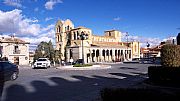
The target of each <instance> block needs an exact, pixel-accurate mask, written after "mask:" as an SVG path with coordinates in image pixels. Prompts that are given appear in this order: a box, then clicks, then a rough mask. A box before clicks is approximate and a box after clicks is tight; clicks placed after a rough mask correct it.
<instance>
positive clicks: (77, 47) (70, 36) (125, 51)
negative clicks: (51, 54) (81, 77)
mask: <svg viewBox="0 0 180 101" xmlns="http://www.w3.org/2000/svg"><path fill="white" fill-rule="evenodd" d="M55 32H56V33H55V34H56V35H55V36H56V50H59V51H60V54H61V55H60V58H61V60H64V61H66V62H70V59H71V60H72V59H73V61H76V60H78V59H83V60H84V63H93V62H96V63H97V62H123V61H131V60H132V59H134V58H136V59H138V58H140V43H139V42H122V40H121V38H122V33H121V32H120V31H117V30H107V31H104V36H97V35H94V34H93V33H92V30H91V29H89V28H85V27H82V26H80V27H76V28H75V27H74V24H73V23H72V21H71V20H69V19H67V20H65V21H62V20H58V21H57V23H56V26H55Z"/></svg>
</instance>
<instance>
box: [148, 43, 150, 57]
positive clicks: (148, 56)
mask: <svg viewBox="0 0 180 101" xmlns="http://www.w3.org/2000/svg"><path fill="white" fill-rule="evenodd" d="M149 47H150V44H149V43H148V42H147V49H148V59H149V58H150V56H149Z"/></svg>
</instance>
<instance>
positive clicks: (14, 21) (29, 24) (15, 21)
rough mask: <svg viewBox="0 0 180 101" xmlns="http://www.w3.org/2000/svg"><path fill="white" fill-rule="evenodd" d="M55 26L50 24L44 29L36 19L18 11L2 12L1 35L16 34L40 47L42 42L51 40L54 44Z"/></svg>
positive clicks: (0, 16)
mask: <svg viewBox="0 0 180 101" xmlns="http://www.w3.org/2000/svg"><path fill="white" fill-rule="evenodd" d="M54 26H55V25H54V24H50V25H48V26H45V27H42V26H41V25H40V24H38V20H37V19H36V18H32V19H31V18H27V17H26V16H25V15H22V11H21V10H18V9H15V10H12V11H7V12H3V11H1V10H0V33H2V34H3V35H4V36H8V35H11V34H12V33H15V34H16V37H19V38H21V39H23V40H25V41H28V42H30V44H34V45H38V44H39V43H40V42H41V41H49V40H52V42H53V44H54V43H55V42H54V41H55V31H54ZM30 48H31V47H30Z"/></svg>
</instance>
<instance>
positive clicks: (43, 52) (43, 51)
mask: <svg viewBox="0 0 180 101" xmlns="http://www.w3.org/2000/svg"><path fill="white" fill-rule="evenodd" d="M41 52H42V56H43V57H44V54H45V50H44V46H43V48H42V50H41Z"/></svg>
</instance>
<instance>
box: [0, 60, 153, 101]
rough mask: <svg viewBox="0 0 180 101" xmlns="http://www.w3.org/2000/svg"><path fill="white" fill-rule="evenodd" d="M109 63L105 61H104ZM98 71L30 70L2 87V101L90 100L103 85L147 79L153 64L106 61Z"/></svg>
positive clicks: (128, 84)
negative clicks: (107, 66) (104, 66)
mask: <svg viewBox="0 0 180 101" xmlns="http://www.w3.org/2000/svg"><path fill="white" fill-rule="evenodd" d="M106 65H108V64H106ZM109 65H110V66H111V68H107V69H98V70H65V69H60V68H58V69H56V68H53V67H52V68H48V69H32V68H31V67H28V66H27V67H26V66H21V67H19V68H20V75H19V78H18V79H17V80H15V81H8V82H6V83H4V84H3V85H2V86H1V89H2V91H1V92H0V94H1V101H32V100H33V101H92V100H95V99H97V97H98V95H99V92H100V90H101V89H102V88H105V87H122V88H126V87H131V86H134V85H136V84H138V83H139V82H141V81H143V80H144V79H146V78H147V67H148V66H150V65H152V64H136V63H132V64H109Z"/></svg>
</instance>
